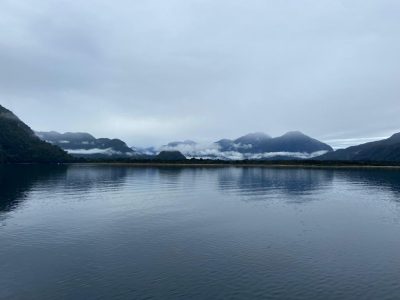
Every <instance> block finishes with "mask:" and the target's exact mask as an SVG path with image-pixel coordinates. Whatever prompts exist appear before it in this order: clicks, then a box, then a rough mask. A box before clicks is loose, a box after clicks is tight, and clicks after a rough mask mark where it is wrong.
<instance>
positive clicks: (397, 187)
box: [335, 168, 400, 201]
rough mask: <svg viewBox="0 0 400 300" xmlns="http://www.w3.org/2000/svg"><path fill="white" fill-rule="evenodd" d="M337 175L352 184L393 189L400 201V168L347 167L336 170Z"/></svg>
mask: <svg viewBox="0 0 400 300" xmlns="http://www.w3.org/2000/svg"><path fill="white" fill-rule="evenodd" d="M335 176H336V177H337V178H338V179H341V180H345V181H346V182H348V183H351V184H362V185H364V186H366V187H370V188H375V189H380V190H387V191H391V192H392V193H394V194H395V195H396V196H397V197H399V198H398V201H400V170H399V169H378V168H377V169H349V170H347V169H346V170H338V171H336V172H335Z"/></svg>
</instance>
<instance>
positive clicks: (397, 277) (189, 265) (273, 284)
mask: <svg viewBox="0 0 400 300" xmlns="http://www.w3.org/2000/svg"><path fill="white" fill-rule="evenodd" d="M0 187H1V189H0V299H40V300H44V299H324V300H325V299H341V300H343V299H399V298H400V170H395V169H393V170H390V169H387V170H383V169H301V168H256V167H254V168H239V167H238V168H235V167H220V168H201V167H197V168H190V167H187V168H179V167H160V168H157V167H129V166H104V165H103V166H100V165H99V166H94V165H75V166H2V167H0Z"/></svg>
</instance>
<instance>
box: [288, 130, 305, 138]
mask: <svg viewBox="0 0 400 300" xmlns="http://www.w3.org/2000/svg"><path fill="white" fill-rule="evenodd" d="M282 137H290V138H293V137H308V136H307V135H305V134H304V133H302V132H301V131H288V132H286V133H285V134H284V135H282Z"/></svg>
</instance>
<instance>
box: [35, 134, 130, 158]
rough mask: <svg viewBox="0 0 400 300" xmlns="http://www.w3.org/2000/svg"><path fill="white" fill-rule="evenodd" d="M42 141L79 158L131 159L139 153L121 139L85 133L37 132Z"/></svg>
mask: <svg viewBox="0 0 400 300" xmlns="http://www.w3.org/2000/svg"><path fill="white" fill-rule="evenodd" d="M36 135H37V136H38V137H39V138H41V139H42V140H44V141H46V142H48V143H51V144H53V145H56V146H58V147H60V148H62V149H64V150H65V151H67V152H68V153H69V154H71V155H74V156H77V157H94V156H96V157H99V158H101V157H110V156H113V157H131V156H135V155H136V154H137V153H136V152H135V151H134V150H133V149H132V148H129V147H128V146H127V145H126V143H125V142H123V141H121V140H120V139H108V138H99V139H97V138H95V137H94V136H93V135H91V134H89V133H85V132H66V133H58V132H56V131H50V132H42V131H39V132H36Z"/></svg>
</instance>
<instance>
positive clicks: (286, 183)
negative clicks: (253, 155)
mask: <svg viewBox="0 0 400 300" xmlns="http://www.w3.org/2000/svg"><path fill="white" fill-rule="evenodd" d="M333 177H334V172H333V171H332V170H320V169H288V168H287V169H286V168H283V169H281V168H235V169H232V168H231V169H225V170H221V172H219V176H218V185H219V188H220V189H221V190H223V191H228V192H234V193H240V194H242V195H251V196H252V198H251V199H258V197H257V196H263V195H268V194H270V193H271V192H272V191H273V192H282V193H285V194H291V195H304V194H307V193H311V192H313V191H315V190H318V189H321V188H324V187H327V186H329V185H330V184H331V183H332V180H333ZM254 197H255V198H254Z"/></svg>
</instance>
